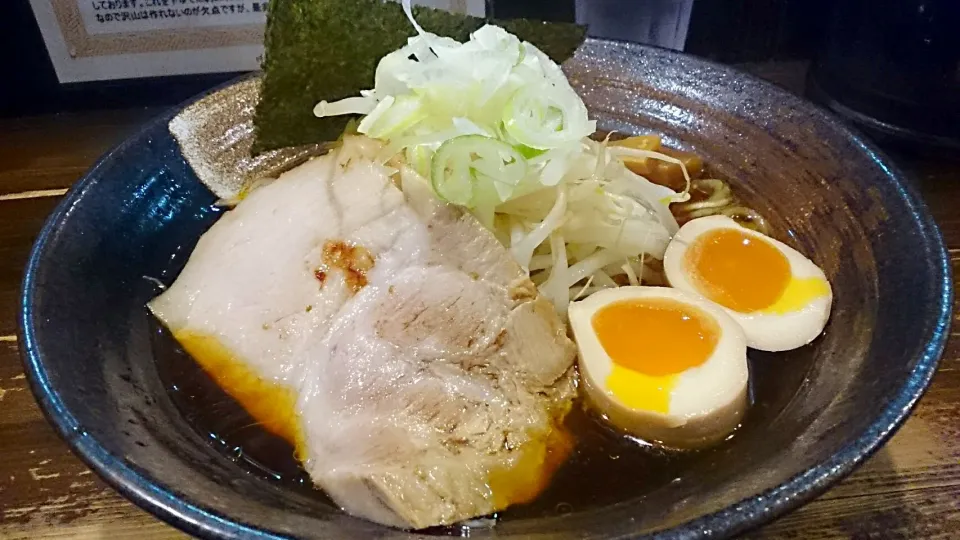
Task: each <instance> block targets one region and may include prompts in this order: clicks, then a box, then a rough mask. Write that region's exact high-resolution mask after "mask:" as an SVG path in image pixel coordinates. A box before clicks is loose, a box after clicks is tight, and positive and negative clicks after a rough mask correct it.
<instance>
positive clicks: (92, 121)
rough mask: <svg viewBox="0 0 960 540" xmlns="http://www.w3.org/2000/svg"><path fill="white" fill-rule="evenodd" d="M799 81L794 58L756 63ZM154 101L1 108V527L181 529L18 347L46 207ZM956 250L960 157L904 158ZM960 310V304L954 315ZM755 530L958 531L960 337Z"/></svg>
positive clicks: (89, 531)
mask: <svg viewBox="0 0 960 540" xmlns="http://www.w3.org/2000/svg"><path fill="white" fill-rule="evenodd" d="M758 71H760V72H761V73H762V74H765V75H767V76H770V77H772V78H774V79H777V80H780V81H781V82H783V83H784V84H786V85H787V86H796V84H797V81H798V80H802V78H801V79H798V78H797V69H796V66H787V69H785V70H784V69H783V68H782V67H776V66H775V67H774V68H773V69H772V70H769V69H768V70H766V71H765V70H764V69H759V70H758ZM157 112H158V111H156V110H133V111H110V112H92V113H83V114H70V115H60V116H56V117H53V116H50V117H40V118H30V119H21V120H0V538H24V539H26V538H30V539H35V538H110V539H111V540H112V539H118V538H137V539H138V540H148V539H171V538H183V537H184V535H183V534H182V533H179V532H177V531H175V530H174V529H172V528H170V527H168V526H167V525H165V524H163V523H161V522H160V521H158V520H157V519H155V518H153V517H152V516H150V515H149V514H147V513H145V512H143V511H141V510H139V509H138V508H136V507H135V506H133V505H132V504H131V503H129V502H127V501H126V500H125V499H123V498H122V497H120V496H119V495H117V494H116V493H115V492H114V491H113V490H112V489H111V488H109V487H107V486H106V485H105V484H104V483H103V482H101V481H100V480H99V479H98V478H97V477H96V476H95V475H94V474H92V473H91V471H90V470H89V469H88V468H87V467H86V466H85V465H83V464H82V463H81V462H80V461H79V460H78V459H77V458H76V457H74V456H73V455H72V454H71V453H70V451H69V450H68V449H67V446H66V445H65V444H64V443H63V442H62V441H61V440H60V439H59V438H58V437H57V435H55V434H54V432H53V429H52V428H51V427H49V426H48V424H47V422H46V420H45V419H44V418H43V416H42V415H41V413H40V410H39V409H38V408H37V405H36V403H35V402H34V399H33V396H32V395H31V393H30V390H29V389H28V388H27V384H26V380H25V379H24V375H23V370H22V367H21V364H20V358H19V356H18V351H17V339H16V337H15V333H16V315H17V304H18V296H19V289H20V280H21V275H22V270H23V268H24V265H25V264H26V259H27V255H28V252H29V250H30V246H31V244H32V242H33V239H34V237H35V235H36V234H37V232H38V231H39V230H40V227H41V225H42V224H43V222H44V220H45V218H46V216H47V215H48V214H49V213H50V211H51V210H53V208H54V206H55V205H56V204H57V202H58V201H59V199H60V198H61V196H62V195H63V193H64V192H65V191H66V188H67V187H68V186H70V185H71V184H72V183H73V182H74V181H75V180H77V178H79V177H80V176H81V175H82V174H83V173H84V171H86V169H87V168H88V167H89V166H90V165H91V164H92V163H93V162H94V160H96V159H97V157H98V156H99V155H100V154H101V153H103V152H104V151H105V150H107V149H108V148H110V147H111V146H113V145H114V144H116V143H117V142H118V141H120V140H122V139H123V138H124V137H125V136H126V135H127V134H129V133H130V132H131V131H132V130H133V129H134V128H135V127H136V126H137V125H138V124H140V123H141V122H143V121H145V120H146V119H147V118H149V117H150V116H152V115H154V114H156V113H157ZM899 161H900V164H901V166H902V167H903V168H904V169H906V170H907V171H908V172H909V173H911V174H912V175H913V176H914V177H915V178H916V180H917V182H918V183H919V184H920V186H921V189H922V191H923V193H924V195H925V196H926V198H927V202H928V204H929V205H930V208H931V210H932V211H933V214H934V216H936V218H937V220H938V222H939V224H940V226H941V227H942V229H943V233H944V235H945V236H946V239H947V243H948V245H949V247H950V248H951V251H950V252H951V255H952V256H953V257H954V264H955V266H954V268H956V262H957V261H958V260H960V163H952V164H951V163H942V162H941V163H938V162H933V161H921V160H915V159H908V158H903V157H900V158H899ZM956 318H957V320H960V311H958V314H957V315H956ZM958 328H960V327H958ZM750 537H751V538H758V539H770V538H801V539H814V538H856V539H861V538H863V539H866V538H911V539H912V538H935V537H938V538H960V339H951V340H950V343H949V345H948V346H947V351H946V354H945V355H944V358H943V361H942V362H941V364H940V369H939V371H938V373H937V376H936V378H935V379H934V381H933V386H932V387H931V388H930V391H929V392H928V393H927V395H926V397H924V399H923V401H922V402H921V403H920V406H919V407H918V409H917V410H916V412H915V413H914V415H913V416H912V417H911V418H910V420H909V421H908V422H907V423H906V425H905V426H904V427H903V428H902V429H901V430H900V431H899V433H897V435H896V436H895V437H894V439H893V440H892V441H891V442H890V443H889V444H887V445H886V446H885V447H884V448H883V449H882V450H881V451H880V452H879V453H878V454H877V455H876V456H874V457H873V459H871V460H870V461H869V462H868V463H867V464H866V465H865V466H863V467H862V468H860V469H859V470H858V471H857V472H856V473H855V474H853V475H852V476H851V477H850V478H848V479H847V480H846V481H844V482H843V483H841V484H839V485H838V486H836V487H835V488H833V489H832V490H830V491H829V492H828V493H826V494H825V495H824V496H822V497H820V498H819V499H817V500H816V501H814V502H812V503H810V504H808V505H807V506H805V507H803V508H802V509H800V510H798V511H796V512H794V513H792V514H790V515H788V516H786V517H784V518H782V519H780V520H779V521H777V522H775V523H773V524H771V525H769V526H767V527H766V528H764V529H762V530H760V531H758V532H756V533H754V534H752V535H750Z"/></svg>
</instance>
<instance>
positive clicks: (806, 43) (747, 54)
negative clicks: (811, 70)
mask: <svg viewBox="0 0 960 540" xmlns="http://www.w3.org/2000/svg"><path fill="white" fill-rule="evenodd" d="M845 1H847V0H695V1H694V3H693V13H692V14H691V17H690V25H689V27H688V29H687V43H686V47H684V51H685V52H688V53H691V54H696V55H698V56H704V57H707V58H710V59H712V60H717V61H719V62H724V63H737V62H761V61H768V60H796V59H809V58H810V57H811V56H812V54H813V52H814V51H815V50H816V47H817V45H818V44H819V43H820V41H821V35H822V33H823V29H824V24H825V22H826V18H827V17H826V13H827V12H828V11H829V7H830V6H831V5H832V4H835V3H838V2H841V3H842V2H845ZM625 3H626V2H625ZM639 3H640V2H638V4H639Z"/></svg>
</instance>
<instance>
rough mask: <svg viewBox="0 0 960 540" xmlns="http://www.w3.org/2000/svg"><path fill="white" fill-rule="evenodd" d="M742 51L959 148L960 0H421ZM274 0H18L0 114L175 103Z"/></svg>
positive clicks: (249, 55) (9, 11)
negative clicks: (271, 0) (959, 0)
mask: <svg viewBox="0 0 960 540" xmlns="http://www.w3.org/2000/svg"><path fill="white" fill-rule="evenodd" d="M419 3H422V4H425V5H430V6H432V7H439V8H443V9H449V10H453V11H460V12H466V13H470V14H473V15H478V16H484V15H486V16H490V17H497V18H513V17H535V18H542V19H552V20H563V21H576V22H578V23H581V24H585V25H587V26H588V28H589V33H590V35H592V36H596V37H605V38H611V39H618V40H625V41H634V42H639V43H646V44H650V45H656V46H659V47H666V48H670V49H675V50H680V51H685V52H689V53H692V54H696V55H699V56H704V57H707V58H711V59H713V60H716V61H719V62H724V63H730V64H737V65H738V66H739V67H742V68H744V69H747V70H748V71H752V72H754V73H757V74H759V75H761V76H765V77H767V78H771V79H774V80H775V81H776V82H779V83H781V84H783V85H786V86H790V87H791V89H792V90H794V91H798V92H803V93H805V94H806V95H807V96H808V97H811V98H813V99H815V100H817V101H819V102H820V103H822V104H824V105H825V106H827V107H829V108H831V109H833V110H834V111H835V112H836V113H838V114H840V115H842V116H844V117H845V118H847V119H848V120H849V121H850V122H853V123H855V124H856V125H858V126H859V127H861V128H862V129H864V130H866V131H868V132H869V133H870V134H871V135H873V136H874V137H876V138H878V139H884V140H890V141H893V142H906V143H909V144H913V145H918V146H921V147H924V148H935V149H940V150H943V149H947V150H948V151H950V152H953V151H955V150H958V149H960V113H958V111H960V31H958V29H960V2H958V1H957V0H422V1H421V2H419ZM266 5H267V0H7V1H6V2H4V3H3V9H4V13H3V17H2V19H0V25H2V28H0V40H2V45H3V50H4V51H7V52H8V54H7V55H6V57H7V65H6V69H7V70H8V74H7V75H6V76H4V77H2V80H0V116H23V115H33V114H42V113H50V112H59V111H75V110H86V109H97V108H113V109H115V108H119V107H139V106H166V105H174V104H176V103H179V102H181V101H183V100H185V99H187V98H188V97H190V96H191V95H193V94H196V93H197V92H200V91H202V90H204V89H206V88H209V87H210V86H213V85H216V84H219V83H221V82H223V81H226V80H228V79H230V78H232V77H235V76H236V75H238V74H239V73H243V72H247V71H251V70H255V69H257V66H258V65H259V57H260V54H261V53H262V45H261V43H260V36H261V35H262V25H263V22H264V20H265V15H264V10H265V9H266Z"/></svg>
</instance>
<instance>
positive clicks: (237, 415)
mask: <svg viewBox="0 0 960 540" xmlns="http://www.w3.org/2000/svg"><path fill="white" fill-rule="evenodd" d="M151 319H152V318H151ZM152 320H153V326H154V328H153V332H152V336H153V352H154V356H155V359H156V362H157V366H158V370H159V373H160V376H161V379H162V380H163V382H164V385H165V387H166V388H167V391H168V393H169V395H170V396H171V398H172V400H173V402H174V404H175V406H176V407H177V408H178V410H179V411H180V412H181V414H183V416H184V418H185V419H186V420H187V422H188V423H189V424H190V425H191V427H192V428H193V429H194V430H196V431H197V432H198V433H199V434H200V435H201V436H203V437H204V438H205V439H207V440H208V441H209V442H210V444H211V445H212V446H214V447H215V448H216V449H217V450H218V451H220V452H221V453H222V454H223V455H224V456H225V457H227V458H229V459H231V460H233V461H234V462H236V463H238V464H239V465H240V466H241V467H242V468H243V469H245V470H246V471H247V472H249V473H251V474H253V475H256V476H259V477H261V478H264V479H267V480H269V481H271V482H277V483H278V484H280V485H282V486H283V487H284V488H287V489H291V490H295V491H297V492H300V493H302V494H308V495H309V496H311V497H314V498H316V499H317V500H319V501H323V502H325V503H326V504H329V505H331V506H335V505H334V503H333V502H332V501H330V499H329V498H327V497H326V496H325V495H324V494H323V492H322V491H321V490H319V489H317V488H315V487H314V485H313V483H312V481H311V480H310V477H309V475H308V474H307V472H306V471H305V470H304V469H303V467H302V466H301V465H300V463H299V462H298V461H297V460H296V459H295V458H294V449H293V447H292V446H291V445H290V444H289V443H287V442H286V441H285V440H283V439H281V438H280V437H277V436H276V435H273V434H271V433H269V432H268V431H266V430H264V429H263V428H261V427H260V426H258V425H257V423H256V421H255V420H254V419H253V418H252V417H251V416H250V415H249V414H247V413H246V411H244V409H243V408H242V407H241V406H240V405H239V404H238V403H237V402H236V401H234V400H233V399H232V398H231V397H230V396H229V395H227V394H226V393H225V392H224V391H223V390H221V389H220V387H219V386H217V384H216V383H215V382H214V381H213V379H212V378H211V377H209V376H208V375H207V374H206V373H205V372H204V371H203V369H202V368H200V366H199V365H198V364H197V363H196V362H195V361H194V360H193V358H191V357H190V355H188V354H187V353H186V352H185V351H184V350H183V349H182V348H181V347H180V345H179V344H178V343H177V341H176V340H175V339H174V338H173V336H172V334H171V333H170V332H169V331H168V330H166V329H165V328H163V326H162V325H161V324H160V323H159V322H157V321H156V320H155V319H152ZM750 353H751V362H750V364H751V365H750V367H751V395H752V396H755V397H756V398H757V399H760V400H765V401H766V400H774V401H779V399H777V397H778V396H779V397H781V398H782V394H781V393H780V391H779V390H778V389H781V388H782V387H783V381H780V380H777V379H778V378H779V374H778V373H777V372H776V370H775V369H774V367H775V366H774V365H773V364H772V363H771V359H769V358H762V359H759V361H757V360H758V359H757V358H756V356H763V357H766V356H768V355H766V354H762V353H757V354H755V351H750ZM798 386H799V381H797V386H793V388H794V389H795V388H797V387H798ZM767 405H773V404H772V403H768V404H767ZM762 408H766V407H762ZM753 409H755V407H751V408H750V409H748V412H747V417H746V419H745V423H750V422H752V421H753V417H754V416H755V415H754V414H752V412H753ZM566 427H567V428H568V429H569V431H570V433H571V434H573V436H574V438H575V441H576V446H575V448H574V451H573V452H572V454H571V456H570V458H569V459H568V460H567V461H566V462H565V463H564V465H562V466H561V467H560V469H559V470H558V471H557V472H556V474H555V475H554V477H553V479H552V481H551V483H550V484H549V485H548V487H547V489H546V490H545V491H544V492H543V493H542V494H541V495H540V496H539V497H537V499H536V500H534V501H533V502H531V503H529V504H525V505H519V506H515V507H511V508H510V509H508V510H507V511H505V512H502V513H500V514H499V515H498V516H497V518H498V519H499V520H513V519H525V518H536V517H544V516H555V515H560V514H567V513H571V512H583V511H589V510H591V509H594V508H599V507H604V506H608V505H611V504H615V503H618V502H622V501H625V500H630V499H634V498H637V497H641V496H644V495H647V494H650V493H653V492H655V491H656V490H657V489H658V488H661V487H663V486H665V485H667V484H669V483H670V482H672V481H674V480H675V479H677V478H681V477H682V476H683V475H684V474H685V473H686V471H688V470H690V469H691V468H692V467H693V466H694V465H695V464H696V463H697V462H698V461H699V460H702V459H705V458H708V457H709V455H710V454H711V453H712V452H715V451H718V450H719V449H720V448H722V447H723V446H724V445H726V444H730V441H729V440H728V441H727V442H724V443H722V444H721V445H718V446H717V447H714V448H711V449H707V450H701V451H686V452H681V451H675V450H664V449H661V448H658V447H656V446H653V445H650V444H647V443H645V442H643V441H639V440H637V439H634V438H631V437H628V436H625V435H623V434H621V433H619V432H617V431H616V430H614V429H613V428H611V427H610V426H608V425H606V424H604V423H603V421H602V420H601V419H600V418H597V417H596V416H595V415H594V414H593V413H592V412H589V411H586V410H585V409H584V407H583V406H582V403H581V402H580V401H579V400H578V401H577V402H576V403H575V404H574V407H573V410H572V411H571V413H570V414H569V415H568V417H567V420H566ZM734 436H736V434H735V435H734ZM459 530H460V527H452V528H450V527H445V528H436V529H431V530H429V531H425V532H427V533H436V534H441V535H449V534H459V533H458V532H457V531H459Z"/></svg>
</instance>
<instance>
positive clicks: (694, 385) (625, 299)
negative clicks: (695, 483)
mask: <svg viewBox="0 0 960 540" xmlns="http://www.w3.org/2000/svg"><path fill="white" fill-rule="evenodd" d="M569 319H570V326H571V328H572V329H573V333H574V336H575V337H576V341H577V346H578V347H579V349H580V357H579V364H580V366H579V367H580V374H581V377H582V379H581V380H582V382H583V387H584V389H585V395H586V396H587V398H588V400H589V402H590V404H591V405H593V406H594V407H595V408H596V409H598V410H599V411H600V412H601V413H602V414H603V415H604V416H606V418H607V419H608V420H609V421H610V422H611V423H612V424H613V425H614V426H616V427H618V428H620V429H621V430H623V431H626V432H628V433H630V434H632V435H635V436H637V437H639V438H641V439H645V440H647V441H652V442H659V443H662V444H664V445H667V446H672V447H676V448H698V447H702V446H707V445H710V444H713V443H716V442H718V441H721V440H723V439H724V438H725V437H726V436H727V435H729V434H730V433H731V432H733V430H735V429H736V428H737V426H738V425H739V424H740V419H741V418H742V416H743V413H744V411H745V410H746V408H747V401H748V400H747V381H748V369H747V345H746V339H745V337H744V334H743V330H742V329H741V328H740V326H739V325H738V324H737V323H736V321H734V320H733V319H732V318H731V317H730V316H729V315H727V314H726V313H725V312H724V311H723V310H722V309H720V308H719V307H718V306H716V305H714V304H712V303H711V302H708V301H706V300H703V299H700V298H698V297H696V296H693V295H690V294H687V293H684V292H682V291H678V290H675V289H670V288H666V287H620V288H616V289H607V290H603V291H599V292H596V293H594V294H593V295H591V296H589V297H588V298H586V299H585V300H582V301H579V302H574V303H572V304H571V305H570V308H569Z"/></svg>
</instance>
